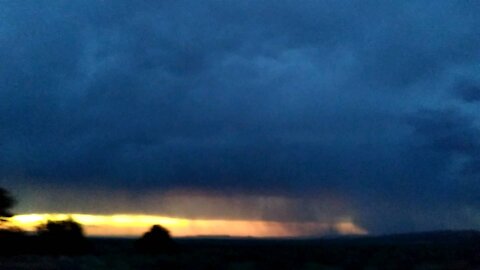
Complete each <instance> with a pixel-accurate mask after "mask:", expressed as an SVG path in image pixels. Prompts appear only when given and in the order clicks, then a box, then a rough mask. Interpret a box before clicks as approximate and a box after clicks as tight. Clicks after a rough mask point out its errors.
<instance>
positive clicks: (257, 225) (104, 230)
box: [11, 213, 367, 237]
mask: <svg viewBox="0 0 480 270" xmlns="http://www.w3.org/2000/svg"><path fill="white" fill-rule="evenodd" d="M69 218H72V219H74V220H75V221H77V222H79V223H81V224H82V225H83V226H84V228H85V232H86V234H87V235H89V236H130V237H136V236H139V235H141V234H142V233H144V232H145V231H147V230H148V228H149V227H151V226H152V225H153V224H161V225H162V226H165V227H166V228H168V229H169V230H170V232H171V233H172V235H173V236H176V237H188V236H234V237H295V236H309V235H322V234H327V233H336V234H341V235H350V234H352V235H364V234H367V231H366V230H364V229H363V228H361V227H359V226H357V225H355V224H354V223H352V222H351V221H341V222H337V223H335V224H326V223H320V222H318V223H317V222H304V223H300V222H275V221H262V220H219V219H212V220H209V219H184V218H172V217H165V216H155V215H127V214H118V215H87V214H57V213H54V214H26V215H17V216H14V217H13V218H12V219H11V222H12V224H13V225H14V226H18V227H20V228H23V229H25V230H28V231H33V230H35V228H36V227H37V226H38V225H40V224H43V223H45V222H47V221H48V220H65V219H69Z"/></svg>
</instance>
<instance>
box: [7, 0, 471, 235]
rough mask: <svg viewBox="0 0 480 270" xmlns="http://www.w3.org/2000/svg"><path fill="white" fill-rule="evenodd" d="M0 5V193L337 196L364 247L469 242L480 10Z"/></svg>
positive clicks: (331, 4) (420, 5)
mask: <svg viewBox="0 0 480 270" xmlns="http://www.w3.org/2000/svg"><path fill="white" fill-rule="evenodd" d="M0 5H1V8H0V10H1V11H0V21H1V22H2V24H0V62H1V63H2V65H0V178H2V179H3V180H2V183H3V184H4V185H6V186H16V188H17V190H18V192H19V193H20V194H21V193H22V186H23V187H26V186H34V187H35V188H37V189H38V188H39V187H44V186H48V187H52V186H53V187H66V188H68V189H75V188H76V187H85V186H87V187H89V188H96V189H101V190H121V191H122V192H123V191H125V192H126V191H128V192H129V193H132V194H134V195H138V194H142V193H143V192H145V191H147V190H159V191H162V192H165V191H169V190H195V191H197V192H204V193H214V194H231V195H227V197H228V196H259V197H262V196H280V197H282V198H285V200H294V201H296V203H294V204H293V205H297V206H295V207H294V208H295V209H297V207H298V205H299V206H300V207H303V208H304V209H320V208H319V206H318V205H319V204H323V203H327V204H328V203H331V199H330V198H332V197H335V198H339V199H336V200H335V201H340V200H341V201H342V205H345V206H344V207H343V208H342V209H343V210H338V211H339V213H337V214H338V215H339V216H342V215H346V214H348V215H349V216H351V217H353V218H354V219H355V221H356V222H358V223H360V224H361V225H362V226H364V227H366V228H367V229H369V230H370V231H374V232H390V231H405V230H420V229H436V228H480V200H479V199H478V198H477V197H478V196H476V195H477V194H479V192H480V183H479V182H478V180H479V175H480V169H479V168H480V128H479V120H480V119H479V117H478V115H480V114H479V113H480V109H479V104H480V103H479V102H480V78H479V76H478V74H480V66H479V65H478V63H479V60H480V45H479V44H480V30H479V29H480V21H479V20H478V19H477V18H476V15H477V14H478V12H480V4H478V3H476V2H475V1H463V2H461V3H458V2H457V1H415V2H409V1H404V2H402V3H393V2H384V1H353V2H349V3H342V2H338V1H302V3H301V4H299V3H298V1H220V2H219V1H201V2H197V1H114V2H113V1H112V2H104V1H53V2H51V1H49V3H46V2H41V1H22V2H18V1H2V2H0ZM39 192H40V191H39ZM40 193H41V192H40ZM45 194H50V193H49V192H47V191H45ZM327 194H328V195H327ZM45 196H47V195H45ZM325 197H329V199H327V200H324V199H323V198H325ZM52 200H53V198H52ZM28 207H33V208H35V207H34V206H30V205H29V206H28ZM39 210H42V209H39ZM66 210H68V209H66ZM267 210H268V209H267ZM267 210H266V211H267ZM199 211H200V212H201V210H199ZM297 212H302V210H298V211H297V210H296V211H286V213H289V214H288V216H290V218H288V217H283V215H281V216H282V217H281V218H280V217H274V218H273V219H293V220H296V219H300V218H304V217H299V216H298V215H297V214H295V213H297ZM318 212H319V211H317V210H310V211H306V213H316V214H312V216H311V217H309V218H307V219H321V218H323V216H322V215H319V214H318ZM305 215H306V214H305ZM331 215H335V213H332V214H331Z"/></svg>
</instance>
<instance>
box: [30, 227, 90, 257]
mask: <svg viewBox="0 0 480 270" xmlns="http://www.w3.org/2000/svg"><path fill="white" fill-rule="evenodd" d="M37 236H38V239H39V244H40V247H39V248H40V249H43V250H44V251H45V252H48V253H55V254H78V253H84V252H86V251H88V249H89V246H90V245H89V242H88V240H87V239H86V238H85V236H84V234H83V229H82V226H81V225H80V224H79V223H78V222H76V221H74V220H73V219H67V220H61V221H52V220H49V221H48V222H47V223H45V224H42V225H40V226H38V227H37Z"/></svg>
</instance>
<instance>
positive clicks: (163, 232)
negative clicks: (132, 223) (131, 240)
mask: <svg viewBox="0 0 480 270" xmlns="http://www.w3.org/2000/svg"><path fill="white" fill-rule="evenodd" d="M136 247H137V249H138V250H139V251H140V252H146V253H164V252H171V251H173V249H174V248H175V243H174V242H173V240H172V237H171V236H170V232H169V231H168V230H167V229H165V228H164V227H162V226H160V225H153V226H152V228H151V229H150V231H148V232H147V233H145V234H144V235H143V236H142V237H141V238H140V239H138V240H137V243H136Z"/></svg>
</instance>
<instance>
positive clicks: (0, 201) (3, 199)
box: [0, 187, 16, 221]
mask: <svg viewBox="0 0 480 270" xmlns="http://www.w3.org/2000/svg"><path fill="white" fill-rule="evenodd" d="M15 203H16V200H15V198H14V197H13V196H12V195H11V194H10V192H8V191H7V190H6V189H4V188H2V187H0V221H5V220H6V218H9V217H12V216H13V214H12V213H11V212H10V208H12V207H13V206H15Z"/></svg>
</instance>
